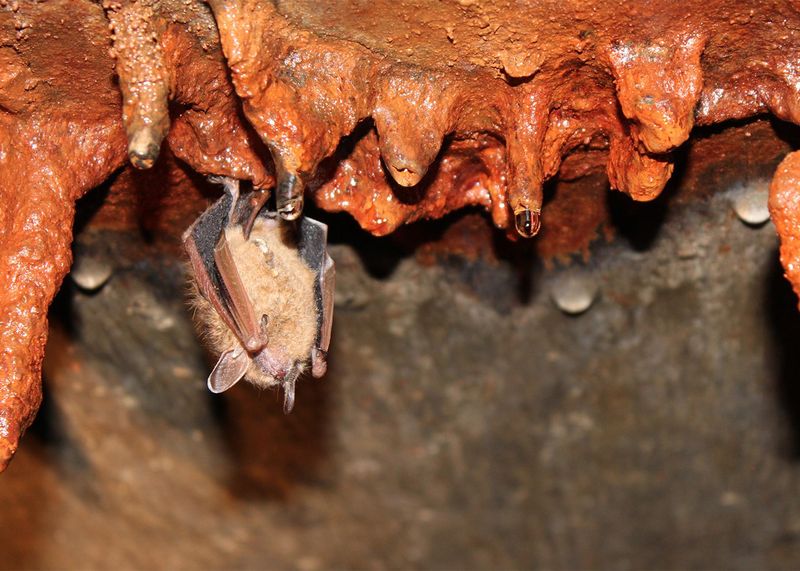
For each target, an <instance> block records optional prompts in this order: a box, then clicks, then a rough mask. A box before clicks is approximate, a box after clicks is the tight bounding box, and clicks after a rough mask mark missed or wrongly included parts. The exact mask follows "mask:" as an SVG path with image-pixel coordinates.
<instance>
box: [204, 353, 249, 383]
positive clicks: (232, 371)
mask: <svg viewBox="0 0 800 571" xmlns="http://www.w3.org/2000/svg"><path fill="white" fill-rule="evenodd" d="M249 366H250V357H249V356H248V354H247V353H246V352H245V351H244V350H243V349H241V348H237V349H229V350H227V351H225V352H224V353H223V354H222V355H220V356H219V361H217V364H216V365H215V366H214V370H213V371H211V374H210V375H209V376H208V390H210V391H211V392H212V393H222V392H225V391H227V390H228V389H229V388H231V387H232V386H233V385H235V384H236V383H238V382H239V381H241V380H242V378H243V377H244V374H245V373H246V372H247V367H249Z"/></svg>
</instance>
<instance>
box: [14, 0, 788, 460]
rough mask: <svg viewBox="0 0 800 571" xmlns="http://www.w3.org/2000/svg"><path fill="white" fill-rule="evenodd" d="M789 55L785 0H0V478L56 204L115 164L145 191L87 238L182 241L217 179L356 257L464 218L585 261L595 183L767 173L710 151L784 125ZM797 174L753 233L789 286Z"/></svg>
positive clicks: (781, 184)
mask: <svg viewBox="0 0 800 571" xmlns="http://www.w3.org/2000/svg"><path fill="white" fill-rule="evenodd" d="M797 30H800V14H798V12H797V11H796V7H795V6H794V4H793V3H792V2H791V1H789V0H781V1H771V2H755V1H747V2H741V1H734V0H708V1H706V2H700V1H699V0H689V1H687V2H681V3H678V2H672V1H670V0H657V1H653V2H635V3H630V2H618V1H615V2H584V3H566V4H565V3H563V2H555V1H546V2H529V3H518V4H517V5H514V6H513V7H510V6H508V5H505V4H502V3H497V2H488V1H482V0H473V1H469V2H467V1H452V2H430V1H426V0H415V1H412V2H403V3H397V2H394V1H390V0H373V1H372V2H369V3H363V2H354V1H352V0H336V1H331V2H326V3H323V4H320V3H319V2H311V1H309V0H275V1H269V0H211V1H210V2H209V5H206V4H205V3H203V2H200V1H199V0H186V1H178V0H119V1H117V0H113V1H112V0H109V1H107V2H105V3H104V4H103V5H102V6H100V5H97V4H95V3H93V2H90V1H89V0H77V1H74V2H67V1H66V0H55V1H52V2H47V3H37V2H32V1H31V2H28V1H23V2H16V1H15V2H7V1H3V0H0V189H2V190H1V191H0V192H2V200H3V202H2V206H3V208H2V209H0V231H2V232H3V240H2V249H3V257H2V262H0V265H2V267H3V274H2V275H3V276H4V277H5V281H4V287H3V295H2V296H0V308H2V316H3V317H2V319H3V321H2V322H1V323H0V336H2V337H3V341H4V345H3V346H4V353H3V355H4V357H3V359H4V360H3V362H2V371H1V372H2V377H1V378H0V443H1V444H2V446H1V448H2V454H0V457H1V458H0V460H2V461H0V465H2V464H3V463H4V462H5V461H7V459H8V458H9V457H10V455H11V453H13V450H14V449H15V448H16V446H17V441H18V438H19V435H20V434H21V432H22V431H23V430H24V428H25V427H26V426H27V424H28V423H29V422H30V419H31V418H32V415H33V413H34V412H35V409H36V406H37V403H38V399H39V394H40V393H39V390H40V389H39V385H38V383H39V379H38V377H39V363H40V361H41V350H42V347H43V343H44V335H45V326H46V318H45V315H46V310H47V306H48V304H49V302H50V300H51V299H52V296H53V294H54V292H55V291H56V289H57V287H58V284H59V282H60V280H61V278H62V277H63V275H64V273H65V272H66V271H67V267H68V265H69V243H70V234H71V232H70V225H71V217H72V211H73V204H74V201H75V200H76V199H77V198H79V197H80V196H81V195H82V194H83V193H84V192H86V191H87V190H89V189H90V188H92V187H94V186H97V185H99V184H101V183H102V182H103V181H104V180H106V179H108V177H109V176H111V174H112V173H114V172H115V171H116V170H117V169H118V168H119V167H120V166H121V165H122V164H123V162H124V159H125V156H126V155H127V156H128V157H130V158H131V160H132V162H133V163H134V164H135V165H136V166H138V167H152V170H150V171H147V172H144V173H135V172H133V171H131V170H130V169H126V170H124V171H123V172H122V173H120V174H119V175H118V176H117V177H116V178H115V179H114V180H113V182H112V183H110V184H109V194H108V202H107V204H106V205H105V206H104V207H103V208H101V210H100V212H99V213H98V215H97V218H96V223H98V224H109V225H117V226H130V227H134V226H144V227H145V228H146V229H148V230H149V231H150V232H155V233H174V235H177V234H179V233H180V230H181V229H182V228H179V226H181V225H182V224H184V223H185V221H186V220H188V219H189V218H191V216H193V214H194V213H196V212H197V211H198V210H199V209H201V208H202V206H203V204H204V203H205V198H206V195H205V194H204V193H208V192H209V187H208V186H207V185H206V184H204V183H203V181H202V177H201V176H200V175H202V176H206V175H225V176H232V177H235V178H239V179H244V180H249V181H251V182H252V183H253V184H254V185H255V186H256V187H259V188H267V187H273V186H275V187H276V189H277V190H276V194H277V195H278V197H277V198H278V200H279V203H280V200H282V199H286V198H290V199H292V200H302V196H303V193H304V192H305V194H306V195H307V196H308V197H309V198H313V199H314V200H315V201H316V203H317V204H318V205H319V206H321V207H322V208H324V209H326V210H330V211H346V212H348V213H350V214H351V215H352V216H353V217H354V218H355V219H356V220H357V221H358V222H359V224H360V225H361V226H362V227H364V228H365V229H367V230H369V231H370V232H372V233H375V234H387V233H390V232H392V231H393V230H395V229H396V228H398V227H399V226H401V225H402V224H405V223H407V222H411V221H414V220H419V219H422V218H436V217H441V216H443V215H444V214H447V213H448V212H451V211H453V210H457V209H460V208H464V207H467V206H474V207H478V208H480V209H484V210H486V211H487V212H489V213H490V216H491V220H492V222H493V223H494V225H495V226H497V227H498V228H501V229H504V230H509V229H510V230H512V231H513V228H514V227H515V225H516V228H517V231H519V233H521V234H523V235H530V234H535V233H536V232H537V231H538V230H539V227H540V225H541V227H542V232H541V236H540V241H539V242H538V243H537V245H536V248H537V251H538V252H539V253H540V254H542V255H547V256H559V255H566V254H569V253H570V252H571V251H574V250H581V251H583V252H586V250H587V249H588V245H589V243H590V242H591V240H593V239H594V238H595V236H597V235H598V230H599V229H600V228H602V226H603V224H604V223H605V222H606V221H607V217H608V214H607V208H606V204H605V202H606V197H605V195H604V186H605V183H604V181H603V179H602V178H601V176H602V173H603V172H605V173H606V175H607V177H608V180H609V181H610V184H611V186H612V187H614V188H616V189H619V190H621V191H623V192H625V193H627V194H628V195H630V196H631V197H632V198H634V199H635V200H642V201H645V200H652V199H654V198H656V197H657V196H658V195H659V194H660V193H661V192H662V190H663V188H664V187H665V185H666V184H667V183H668V181H669V179H670V177H671V176H672V174H673V172H674V171H678V172H681V173H682V176H683V177H684V179H688V180H690V182H691V183H690V184H686V185H684V186H687V187H689V188H692V189H694V190H696V193H697V194H700V195H702V194H703V193H705V192H707V190H706V187H715V185H716V186H717V187H718V186H719V185H723V184H727V183H729V182H730V177H731V176H735V174H734V175H731V174H730V173H737V172H739V173H741V172H742V171H743V170H744V169H748V168H750V167H752V166H753V165H755V167H757V168H759V169H761V168H771V167H772V166H773V165H774V163H775V159H776V158H778V155H779V154H780V153H784V152H786V150H787V145H786V144H785V143H783V142H782V141H781V139H780V138H779V137H776V136H775V134H774V132H773V130H772V127H770V126H769V125H768V124H767V123H766V122H763V121H762V122H758V123H739V124H737V125H735V126H732V127H731V128H730V129H728V130H726V131H722V132H717V129H716V128H712V126H713V125H716V124H719V123H724V122H729V121H730V120H739V121H742V120H749V119H751V118H753V117H756V116H759V115H763V114H766V113H771V114H773V115H775V116H776V117H778V118H779V119H781V120H785V121H791V122H797V121H798V120H800V102H799V101H798V89H800V87H799V86H800V71H798V68H797V64H796V62H797V61H798V59H799V58H800V47H798V46H800V42H798V37H797V36H798V32H797ZM697 127H700V128H701V129H703V130H702V131H700V132H699V138H697V139H696V140H692V139H691V138H690V133H692V131H693V129H694V130H695V131H694V132H695V133H697V132H698V131H697ZM726 133H728V134H726ZM731 133H732V134H731ZM687 140H688V142H687ZM156 155H159V156H160V158H159V159H158V160H156ZM748 161H749V162H748ZM792 161H794V159H787V163H785V164H784V166H783V167H782V168H781V170H780V171H779V173H778V177H777V178H776V182H775V184H774V185H773V196H772V211H773V216H774V217H775V221H776V225H777V227H778V230H779V232H780V233H781V235H782V238H783V242H784V256H783V258H784V263H785V264H787V273H788V275H789V277H790V279H792V280H793V282H794V283H795V284H797V283H798V278H797V277H795V276H794V273H793V272H794V270H793V269H792V268H794V265H792V264H795V262H794V261H793V260H794V257H793V256H794V254H793V253H792V252H793V249H792V248H793V246H792V244H793V240H794V239H795V236H796V235H797V233H796V232H795V230H796V229H795V223H794V222H793V220H794V217H795V214H794V212H795V210H794V208H793V206H792V205H793V204H794V201H795V198H794V195H795V191H794V186H795V184H794V175H793V174H791V173H793V172H794V170H793V169H794V167H792V165H793V162H792ZM755 167H754V168H755ZM790 167H791V168H790ZM554 177H559V178H560V180H559V182H558V183H557V184H555V185H554V187H553V188H554V189H555V195H554V196H548V193H547V192H545V190H544V185H545V184H546V182H547V181H548V180H549V179H553V178H554ZM546 197H547V199H546ZM677 199H678V200H680V199H681V197H677Z"/></svg>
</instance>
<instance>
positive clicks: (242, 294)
mask: <svg viewBox="0 0 800 571" xmlns="http://www.w3.org/2000/svg"><path fill="white" fill-rule="evenodd" d="M218 182H221V183H222V184H223V186H224V187H225V191H226V196H223V197H222V198H221V199H220V200H218V201H217V202H216V203H215V204H213V205H212V206H211V207H209V208H208V210H206V211H205V212H204V213H203V214H201V215H200V217H199V218H198V219H197V220H195V221H194V223H193V224H192V225H191V226H190V227H189V228H188V229H187V230H186V232H185V233H184V235H183V243H184V246H185V247H186V252H187V253H188V255H189V262H190V268H191V272H190V276H191V277H192V283H193V289H194V292H195V295H194V299H195V301H194V305H195V309H196V315H197V317H198V321H199V323H200V324H201V327H202V329H203V330H204V331H203V332H204V334H205V336H206V338H207V339H208V341H209V345H210V346H211V348H212V349H214V350H215V351H217V352H218V353H219V354H220V355H219V361H218V362H217V364H216V366H215V367H214V369H213V370H212V371H211V374H210V375H209V377H208V388H209V390H211V391H212V392H215V393H220V392H223V391H225V390H227V389H229V388H230V387H232V386H233V385H235V384H236V383H237V382H239V381H240V380H241V379H243V378H246V379H247V380H248V381H250V382H251V383H253V384H255V385H257V386H261V387H271V386H275V385H281V386H282V387H283V390H284V411H286V412H289V411H291V409H292V406H293V405H294V388H295V382H296V381H297V378H298V377H299V376H300V375H301V374H302V373H303V372H304V371H306V370H308V369H309V365H310V372H311V374H312V375H313V376H314V377H317V378H319V377H321V376H323V375H324V374H325V371H326V370H327V351H328V344H329V342H330V336H331V325H332V323H333V295H334V279H335V267H334V263H333V260H332V259H331V257H330V255H329V254H328V251H327V236H328V227H327V226H326V225H325V224H322V223H321V222H317V221H316V220H312V219H311V218H307V217H304V218H300V219H299V220H298V221H296V222H294V223H288V222H284V221H282V220H281V218H280V216H279V214H278V213H276V212H269V211H264V210H263V207H264V204H265V202H266V197H267V194H265V193H264V192H262V191H253V192H251V193H249V194H248V195H247V196H246V197H242V199H241V200H240V195H239V182H238V181H237V180H235V179H228V178H224V179H220V180H219V181H218Z"/></svg>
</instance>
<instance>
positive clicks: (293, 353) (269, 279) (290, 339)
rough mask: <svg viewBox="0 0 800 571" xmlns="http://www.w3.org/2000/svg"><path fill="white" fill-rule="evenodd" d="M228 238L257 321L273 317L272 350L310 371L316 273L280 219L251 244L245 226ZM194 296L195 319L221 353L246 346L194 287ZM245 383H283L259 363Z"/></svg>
mask: <svg viewBox="0 0 800 571" xmlns="http://www.w3.org/2000/svg"><path fill="white" fill-rule="evenodd" d="M225 235H226V238H227V240H228V245H229V247H230V250H231V254H232V256H233V258H234V262H235V264H236V267H237V269H238V271H239V275H240V277H241V280H242V283H243V284H244V287H245V290H246V291H247V295H248V297H249V298H250V301H251V303H252V304H253V309H254V311H255V314H256V318H257V319H260V318H261V315H267V316H268V323H267V335H268V342H267V347H266V349H267V350H268V351H270V352H271V353H272V355H275V356H277V357H279V359H280V360H281V361H282V362H283V363H284V364H285V368H286V370H287V371H288V370H289V369H291V368H292V367H301V368H303V369H304V368H306V367H307V361H308V359H309V356H310V354H311V349H312V348H313V345H314V341H315V339H316V334H317V313H316V304H315V302H314V279H315V274H314V272H313V271H312V270H311V269H310V268H309V267H308V266H307V265H306V264H305V263H304V262H303V260H302V258H301V257H300V254H299V253H298V251H297V248H295V247H294V245H293V244H292V243H291V242H290V237H289V236H287V232H286V230H285V228H283V226H282V225H281V224H280V223H279V222H277V221H276V220H271V219H264V218H258V219H257V220H256V223H255V224H254V225H253V230H252V232H251V233H250V239H249V240H245V238H244V234H243V233H242V228H241V226H235V227H230V228H227V229H226V230H225ZM193 293H194V295H193V300H192V305H193V306H194V308H195V317H196V319H197V320H198V321H199V323H200V324H201V328H202V333H203V336H204V337H205V339H206V340H207V342H208V344H209V346H210V347H211V348H212V349H213V350H214V351H215V352H216V353H217V354H219V353H222V352H223V351H226V350H228V349H232V348H234V347H237V346H240V345H241V343H240V342H239V340H238V338H237V337H236V335H234V333H233V332H232V331H231V330H230V329H229V328H228V327H227V326H226V325H225V323H224V322H223V321H222V319H220V317H219V315H217V312H216V311H214V308H213V307H212V305H211V303H210V302H208V300H206V299H205V298H204V297H203V296H201V295H200V294H199V292H197V287H196V286H194V285H193ZM245 378H246V379H247V380H248V381H250V382H251V383H253V384H255V385H257V386H262V387H269V386H274V385H276V384H277V383H278V381H277V380H276V379H275V378H273V377H272V376H271V375H269V374H268V373H267V372H265V371H262V370H261V369H260V368H259V367H257V366H256V365H255V364H254V363H253V362H251V363H250V368H249V369H248V371H247V374H246V376H245Z"/></svg>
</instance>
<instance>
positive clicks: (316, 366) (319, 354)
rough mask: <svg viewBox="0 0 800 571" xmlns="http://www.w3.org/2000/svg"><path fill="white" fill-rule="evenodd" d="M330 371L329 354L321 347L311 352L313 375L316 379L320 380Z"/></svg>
mask: <svg viewBox="0 0 800 571" xmlns="http://www.w3.org/2000/svg"><path fill="white" fill-rule="evenodd" d="M327 370H328V352H327V351H323V350H322V349H320V348H319V347H314V348H313V349H312V350H311V374H312V375H313V376H314V378H315V379H319V378H320V377H322V376H323V375H325V373H326V372H327Z"/></svg>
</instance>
